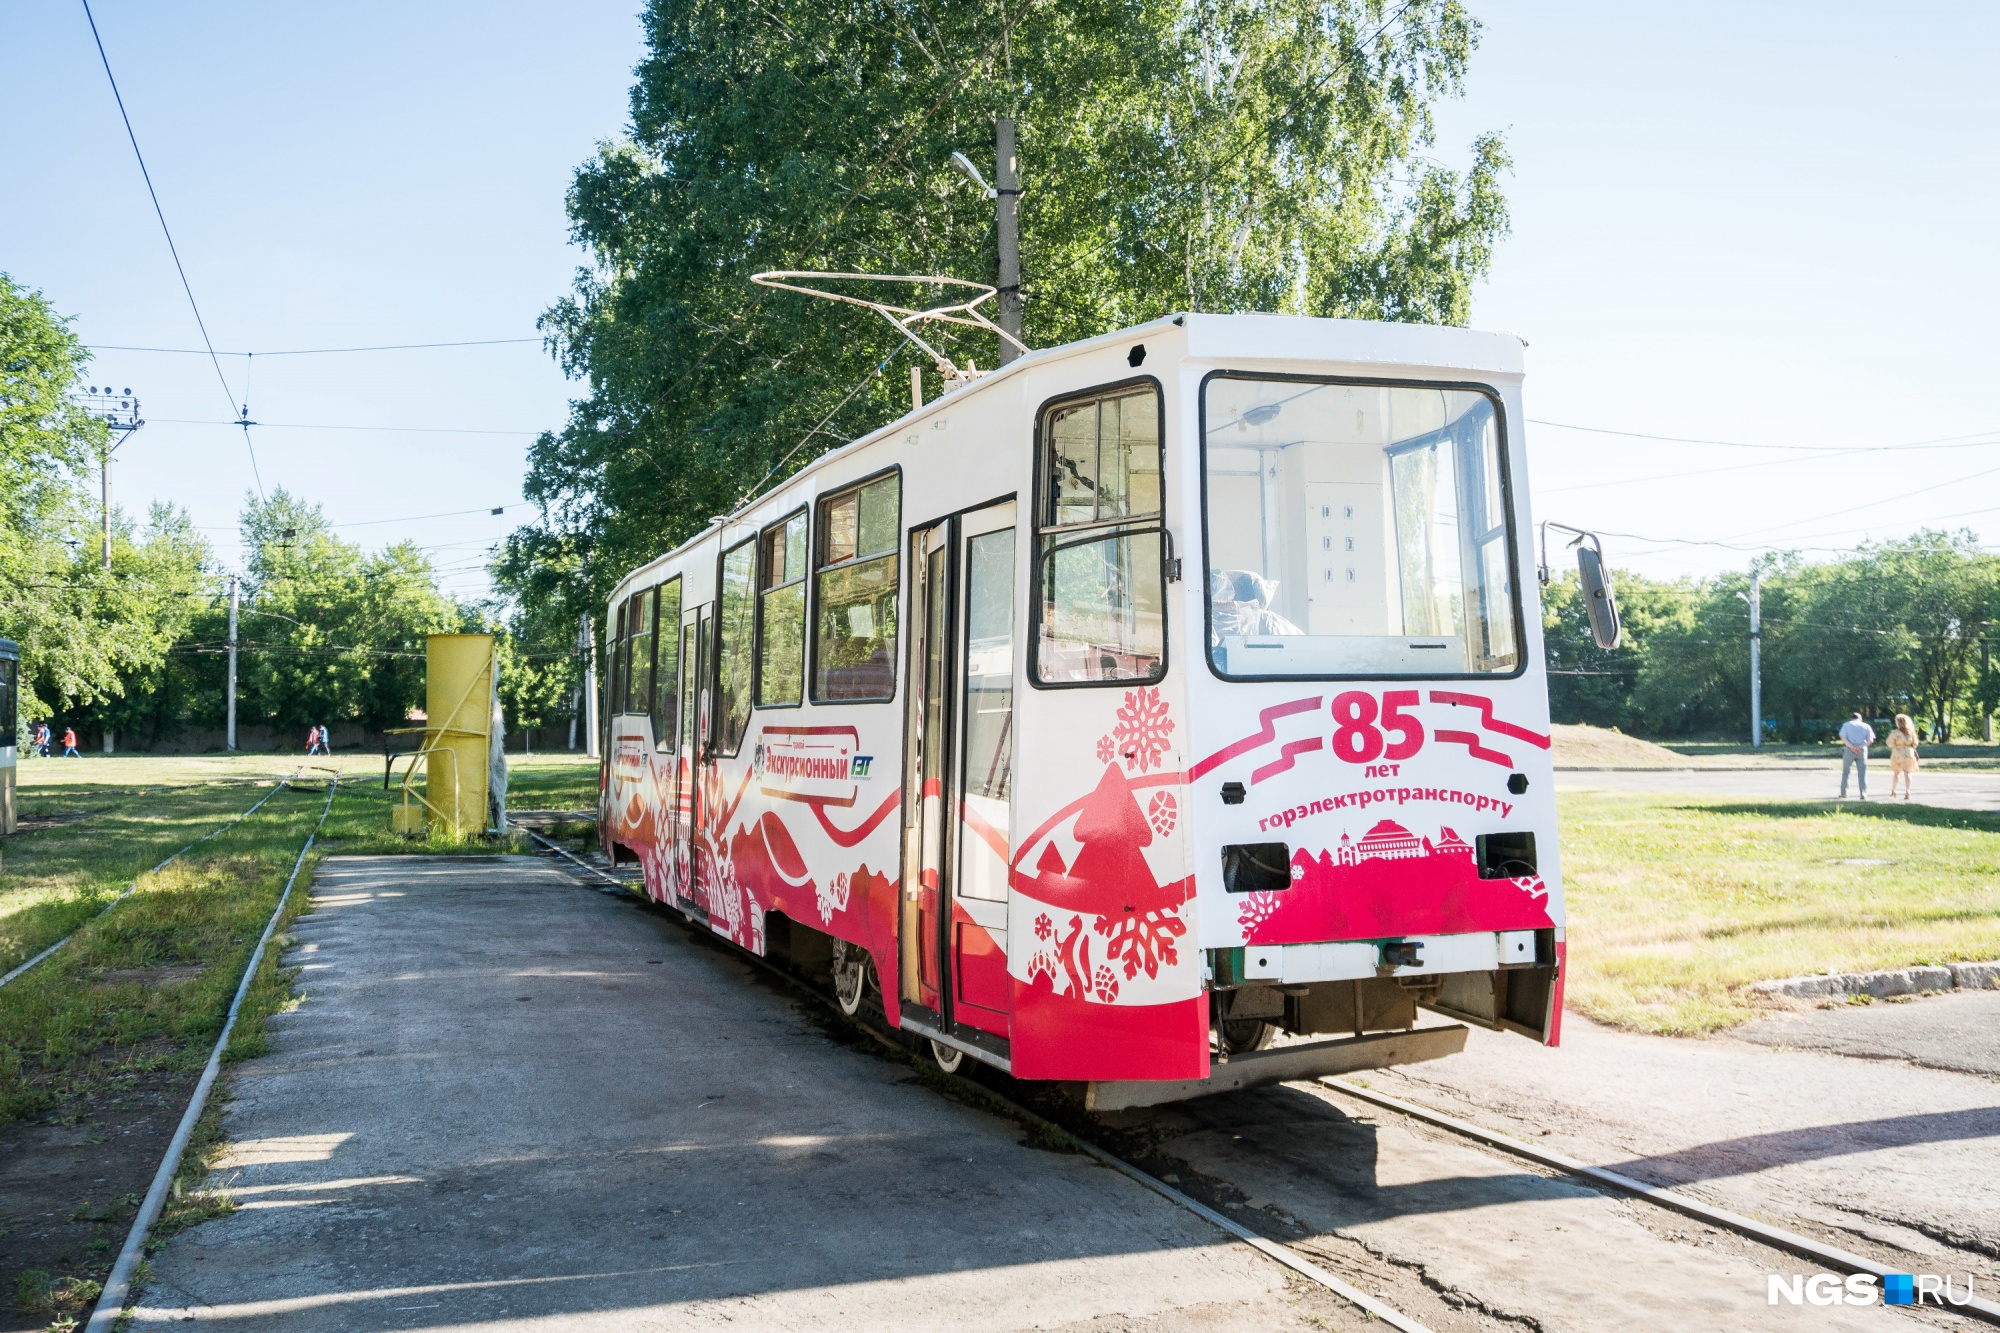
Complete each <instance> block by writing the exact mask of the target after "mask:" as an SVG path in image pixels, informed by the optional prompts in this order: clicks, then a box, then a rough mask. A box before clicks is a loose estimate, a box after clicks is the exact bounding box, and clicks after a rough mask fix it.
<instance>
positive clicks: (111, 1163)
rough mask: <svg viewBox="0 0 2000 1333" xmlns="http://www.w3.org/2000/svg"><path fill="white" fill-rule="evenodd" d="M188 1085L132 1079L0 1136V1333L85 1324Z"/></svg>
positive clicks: (2, 1129) (161, 1076)
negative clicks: (63, 1320) (61, 1318)
mask: <svg viewBox="0 0 2000 1333" xmlns="http://www.w3.org/2000/svg"><path fill="white" fill-rule="evenodd" d="M194 1084H195V1076H194V1075H193V1074H179V1073H167V1072H157V1073H151V1074H142V1075H132V1076H128V1077H126V1078H123V1079H120V1080H119V1081H118V1084H117V1086H116V1087H114V1088H112V1089H109V1090H106V1091H104V1092H101V1093H99V1094H98V1095H96V1096H91V1097H82V1098H77V1099H74V1100H72V1101H68V1102H65V1103H64V1104H62V1105H60V1106H58V1107H56V1108H55V1109H54V1110H53V1112H52V1113H51V1114H50V1115H48V1116H46V1117H44V1118H42V1119H39V1120H35V1121H32V1122H25V1123H23V1122H17V1123H14V1124H11V1125H5V1126H0V1200H4V1202H0V1333H29V1331H30V1330H40V1329H46V1328H47V1327H48V1326H49V1324H50V1323H51V1321H53V1320H54V1319H55V1318H56V1317H57V1316H58V1315H61V1314H68V1315H70V1316H72V1317H74V1318H76V1319H77V1320H78V1322H79V1323H80V1322H82V1320H83V1319H85V1318H87V1317H88V1316H89V1313H90V1309H91V1307H92V1306H93V1305H94V1304H95V1303H96V1291H97V1285H98V1284H101V1283H102V1282H103V1280H104V1278H105V1276H106V1274H108V1273H109V1272H110V1271H111V1264H112V1261H113V1260H115V1259H116V1258H117V1257H118V1247H119V1246H121V1245H123V1244H124V1243H125V1233H126V1231H127V1229H128V1228H129V1227H130V1226H131V1224H132V1215H133V1213H134V1211H135V1210H136V1209H137V1208H138V1205H139V1200H140V1199H142V1198H144V1197H145V1194H146V1190H147V1188H148V1187H149V1186H150V1185H151V1184H152V1183H153V1173H154V1172H155V1171H157V1170H159V1167H160V1158H161V1157H162V1156H164V1155H165V1153H166V1151H167V1143H168V1141H169V1140H171V1139H172V1138H173V1135H174V1129H175V1128H176V1127H177V1126H178V1125H179V1124H180V1118H181V1114H182V1112H184V1111H185V1110H186V1109H187V1099H188V1097H189V1096H190V1095H191V1094H192V1093H193V1091H194Z"/></svg>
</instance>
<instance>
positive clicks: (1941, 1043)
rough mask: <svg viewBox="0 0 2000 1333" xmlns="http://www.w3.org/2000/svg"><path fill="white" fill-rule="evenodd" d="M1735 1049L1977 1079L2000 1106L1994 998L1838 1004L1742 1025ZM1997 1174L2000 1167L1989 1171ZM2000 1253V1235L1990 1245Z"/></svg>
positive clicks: (1972, 995) (1976, 994)
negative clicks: (1987, 1083)
mask: <svg viewBox="0 0 2000 1333" xmlns="http://www.w3.org/2000/svg"><path fill="white" fill-rule="evenodd" d="M1730 1035H1731V1036H1732V1037H1734V1038H1736V1039H1737V1040H1739V1041H1749V1042H1756V1043H1757V1044H1759V1045H1762V1046H1772V1047H1777V1048H1780V1049H1784V1050H1795V1051H1826V1052H1829V1053H1831V1054H1834V1055H1846V1056H1852V1057H1854V1058H1856V1059H1862V1060H1894V1061H1901V1062H1904V1063H1907V1064H1912V1065H1918V1066H1922V1067H1924V1068H1928V1069H1949V1070H1955V1071H1957V1072H1959V1073H1963V1074H1983V1075H1984V1076H1986V1077H1987V1078H1990V1079H1994V1080H1996V1083H1995V1086H1994V1089H1993V1095H1994V1099H1995V1101H1996V1102H2000V990H1985V991H1958V992H1954V993H1952V994H1949V995H1927V996H1924V997H1922V998H1917V999H1896V1000H1884V1001H1877V1002H1876V1003H1874V1004H1867V1005H1858V1004H1843V1005H1840V1006H1838V1007H1836V1008H1831V1009H1816V1010H1810V1011H1807V1012H1805V1013H1801V1014H1781V1015H1777V1016H1775V1017H1771V1018H1760V1019H1758V1020H1757V1021H1756V1022H1754V1023H1746V1024H1745V1025H1744V1026H1742V1027H1740V1028H1737V1029H1736V1030H1735V1031H1734V1032H1732V1033H1731V1034H1730ZM1995 1167H1996V1168H1997V1169H2000V1162H1996V1163H1995ZM1993 1239H1994V1243H1995V1245H1996V1247H2000V1235H1996V1236H1995V1237H1994V1238H1993Z"/></svg>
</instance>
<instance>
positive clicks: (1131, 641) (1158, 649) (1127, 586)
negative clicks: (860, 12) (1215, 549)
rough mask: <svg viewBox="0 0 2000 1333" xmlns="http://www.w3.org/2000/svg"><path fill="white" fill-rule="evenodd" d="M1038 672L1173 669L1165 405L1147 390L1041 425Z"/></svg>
mask: <svg viewBox="0 0 2000 1333" xmlns="http://www.w3.org/2000/svg"><path fill="white" fill-rule="evenodd" d="M1041 435H1042V449H1043V458H1042V463H1043V466H1042V475H1043V477H1044V478H1045V479H1046V480H1045V483H1044V484H1045V486H1046V487H1047V490H1046V492H1045V494H1044V495H1043V496H1042V499H1041V502H1040V504H1038V505H1037V511H1038V514H1037V517H1038V520H1039V522H1038V525H1037V526H1038V536H1039V545H1040V551H1039V553H1038V554H1039V564H1038V567H1037V574H1036V585H1037V593H1036V603H1037V606H1036V611H1037V620H1038V621H1039V625H1038V628H1037V638H1036V643H1035V679H1036V681H1037V682H1039V683H1041V684H1044V685H1077V684H1096V683H1099V682H1111V681H1148V680H1158V679H1159V678H1160V677H1161V675H1162V674H1164V672H1165V670H1166V574H1165V565H1164V562H1163V556H1164V554H1165V552H1164V538H1163V536H1162V532H1163V528H1162V524H1163V517H1162V512H1161V489H1160V400H1159V393H1158V391H1157V390H1156V389H1154V388H1152V387H1150V386H1149V387H1146V388H1143V389H1136V390H1126V391H1124V392H1121V393H1115V394H1107V395H1105V396H1103V397H1100V398H1091V399H1087V400H1084V401H1082V402H1068V403H1064V404H1062V405H1060V406H1058V407H1055V408H1052V409H1051V410H1050V411H1049V413H1048V415H1047V416H1046V417H1044V418H1043V421H1042V432H1041Z"/></svg>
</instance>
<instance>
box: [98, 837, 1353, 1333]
mask: <svg viewBox="0 0 2000 1333" xmlns="http://www.w3.org/2000/svg"><path fill="white" fill-rule="evenodd" d="M314 895H315V897H314V910H313V911H312V912H311V913H310V914H309V915H307V916H305V917H302V918H301V919H300V921H299V922H298V924H297V925H296V926H295V927H294V929H293V932H292V933H293V938H294V940H295V944H294V946H293V947H292V949H291V950H290V951H289V952H288V953H287V955H286V959H285V961H286V962H287V963H288V964H289V965H291V966H293V967H296V968H298V969H299V972H298V987H299V990H300V992H301V994H302V999H301V1002H300V1004H299V1005H298V1007H297V1008H296V1010H295V1011H293V1012H292V1013H290V1014H286V1015H282V1016H280V1017H279V1018H277V1019H274V1020H273V1021H272V1023H271V1025H270V1038H271V1047H272V1051H271V1054H270V1055H268V1056H266V1057H264V1058H262V1059H258V1060H254V1061H250V1062H247V1063H245V1064H243V1065H241V1066H239V1067H238V1073H237V1076H236V1082H235V1088H234V1101H233V1105H232V1106H231V1109H230V1112H229V1115H228V1119H227V1122H226V1128H227V1132H228V1134H229V1137H230V1139H231V1141H232V1148H231V1154H230V1156H229V1158H228V1159H227V1161H226V1163H225V1165H224V1166H223V1168H222V1169H221V1171H220V1172H219V1174H218V1181H217V1183H219V1184H220V1185H222V1186H223V1187H224V1188H226V1189H227V1190H228V1191H229V1193H230V1194H231V1196H232V1197H233V1198H234V1200H235V1201H236V1204H237V1208H236V1211H235V1212H233V1213H232V1214H231V1215H229V1216H227V1217H224V1218H221V1219H219V1220H217V1221H214V1222H210V1223H207V1224H204V1225H202V1226H199V1227H196V1228H194V1229H192V1230H190V1231H188V1232H185V1233H183V1234H182V1235H180V1236H179V1237H177V1238H175V1239H173V1240H172V1241H171V1242H170V1243H169V1244H168V1245H167V1246H166V1247H165V1248H164V1249H163V1250H162V1251H160V1252H159V1253H158V1254H157V1255H156V1256H155V1259H154V1277H153V1281H152V1283H151V1285H150V1287H149V1288H148V1289H147V1291H146V1292H145V1294H144V1297H143V1299H142V1300H141V1301H140V1303H139V1316H140V1317H139V1318H138V1320H137V1321H136V1323H135V1325H134V1327H135V1328H142V1329H143V1328H164V1327H166V1326H167V1325H168V1324H175V1325H179V1324H181V1323H183V1322H184V1321H187V1320H190V1319H192V1320H194V1321H195V1322H197V1323H201V1322H207V1323H217V1324H222V1325H225V1326H228V1327H231V1328H246V1329H248V1328H280V1327H282V1328H284V1329H287V1330H294V1329H306V1330H319V1329H341V1330H346V1329H376V1328H382V1327H431V1326H438V1325H444V1324H451V1325H463V1324H470V1323H488V1322H495V1323H501V1324H512V1323H516V1322H525V1321H528V1320H535V1321H536V1324H537V1327H538V1328H546V1327H554V1328H561V1329H565V1330H567V1329H571V1328H591V1329H596V1328H633V1327H662V1326H668V1325H672V1326H682V1325H685V1324H686V1323H689V1322H697V1323H698V1322H702V1321H703V1320H721V1319H727V1320H728V1321H729V1322H731V1323H732V1325H733V1326H736V1327H749V1328H785V1329H795V1328H817V1327H825V1328H834V1327H839V1328H841V1329H852V1328H856V1327H917V1326H932V1325H935V1324H936V1323H938V1322H939V1321H946V1322H949V1323H951V1324H952V1325H953V1326H954V1327H970V1328H995V1329H999V1328H1015V1327H1020V1326H1023V1325H1050V1324H1063V1323H1067V1322H1071V1321H1087V1320H1090V1319H1092V1318H1096V1317H1098V1316H1101V1315H1111V1314H1119V1315H1124V1316H1128V1317H1148V1316H1151V1315H1163V1314H1169V1313H1171V1312H1174V1311H1191V1310H1196V1309H1201V1310H1208V1311H1210V1314H1211V1315H1212V1318H1211V1317H1210V1316H1208V1315H1205V1316H1204V1320H1205V1321H1206V1322H1205V1323H1204V1326H1205V1327H1207V1326H1213V1327H1220V1328H1232V1327H1242V1328H1244V1329H1246V1330H1247V1329H1250V1328H1291V1327H1301V1328H1302V1327H1306V1326H1307V1325H1305V1324H1302V1323H1295V1321H1296V1320H1298V1319H1301V1318H1303V1317H1304V1316H1306V1315H1309V1314H1311V1313H1313V1312H1314V1310H1315V1309H1317V1304H1316V1302H1318V1301H1319V1300H1320V1297H1319V1296H1317V1295H1315V1296H1313V1297H1312V1298H1311V1299H1309V1300H1306V1301H1305V1302H1304V1303H1303V1304H1301V1303H1300V1301H1299V1299H1298V1298H1297V1297H1296V1296H1294V1297H1293V1298H1291V1299H1290V1301H1289V1303H1288V1302H1287V1300H1286V1299H1285V1298H1286V1290H1287V1288H1286V1283H1285V1280H1284V1278H1283V1276H1282V1270H1280V1269H1279V1268H1278V1267H1277V1266H1276V1265H1274V1264H1271V1263H1269V1261H1267V1260H1265V1259H1263V1258H1262V1257H1260V1256H1258V1255H1256V1254H1255V1253H1254V1252H1252V1251H1250V1250H1248V1249H1247V1248H1245V1247H1242V1246H1240V1245H1234V1244H1231V1243H1229V1242H1228V1241H1227V1239H1226V1238H1225V1237H1223V1236H1222V1235H1221V1234H1220V1233H1218V1232H1216V1231H1215V1230H1214V1229H1213V1228H1211V1227H1210V1226H1209V1225H1208V1224H1207V1223H1204V1222H1202V1221H1200V1220H1199V1219H1197V1218H1195V1217H1194V1216H1192V1215H1191V1214H1188V1213H1186V1212H1184V1211H1181V1210H1179V1209H1177V1208H1175V1207H1173V1206H1172V1205H1171V1204H1169V1203H1168V1202H1166V1201H1165V1200H1162V1199H1160V1198H1158V1197H1157V1196H1155V1195H1152V1194H1150V1193H1148V1192H1147V1191H1145V1190H1144V1189H1143V1188H1141V1187H1140V1186H1138V1185H1136V1184H1134V1183H1132V1182H1131V1181H1128V1180H1126V1179H1125V1178H1123V1177H1121V1176H1118V1175H1117V1174H1115V1173H1113V1172H1111V1171H1109V1170H1107V1169H1105V1168H1103V1167H1100V1166H1097V1165H1095V1164H1094V1163H1093V1162H1092V1161H1091V1160H1090V1159H1089V1158H1087V1157H1084V1156H1082V1155H1080V1154H1076V1153H1068V1152H1053V1151H1047V1150H1044V1149H1042V1148H1038V1147H1036V1146H1034V1145H1033V1144H1031V1143H1028V1142H1024V1138H1026V1137H1027V1136H1026V1135H1024V1132H1023V1128H1022V1126H1021V1125H1019V1124H1016V1123H1013V1122H1011V1121H1008V1120H1005V1119H1002V1118H1000V1117H997V1116H994V1115H990V1114H987V1113H985V1112H983V1111H980V1110H978V1109H975V1108H972V1107H969V1106H967V1105H965V1104H963V1103H961V1102H957V1101H954V1100H952V1099H949V1098H943V1097H939V1096H937V1095H935V1093H934V1092H933V1091H932V1090H931V1089H930V1088H929V1087H928V1086H926V1085H925V1082H924V1080H922V1079H920V1078H919V1077H918V1076H917V1075H916V1074H915V1072H914V1071H913V1070H912V1069H911V1068H910V1067H909V1066H908V1065H906V1064H903V1063H900V1062H897V1061H894V1060H889V1059H883V1058H880V1057H879V1056H877V1055H875V1054H873V1053H871V1052H869V1051H867V1050H864V1049H860V1048H858V1047H855V1046H851V1045H846V1044H843V1043H842V1042H841V1041H839V1040H835V1039H830V1036H829V1033H828V1032H827V1030H826V1029H825V1028H824V1027H823V1026H822V1024H821V1020H820V1019H819V1017H818V1014H817V1012H816V1011H813V1010H811V1009H810V1007H809V1006H808V1005H807V1004H806V1003H805V1002H802V1001H801V1000H800V999H799V998H798V997H796V996H788V995H786V994H784V993H783V992H782V991H781V989H780V988H779V987H777V986H775V985H771V984H759V981H758V977H759V975H760V974H758V973H756V972H755V971H754V970H753V969H751V968H750V967H749V966H748V965H747V964H745V963H744V962H742V961H740V960H738V959H735V958H733V957H731V956H730V955H729V954H728V953H727V952H726V951H725V950H723V949H720V948H711V947H705V946H704V945H703V944H702V943H701V942H700V941H698V940H697V938H696V937H694V936H693V935H692V934H691V933H690V932H688V931H687V930H685V929H682V928H681V927H679V926H677V925H676V924H674V923H673V922H672V921H670V920H669V919H667V918H666V917H664V916H663V915H661V914H659V913H648V912H645V911H642V910H635V909H634V907H633V906H632V905H631V904H630V903H629V901H620V900H618V899H617V898H614V897H608V896H604V895H600V894H597V893H591V892H587V891H584V890H582V889H580V888H579V887H578V886H577V884H576V881H575V880H573V879H571V878H569V877H568V876H567V875H565V874H563V873H561V872H559V871H557V870H554V869H552V868H551V867H550V866H549V865H548V863H547V862H542V861H536V860H533V859H531V858H497V857H496V858H484V859H474V858H454V859H445V858H437V859H431V858H417V857H411V858H390V857H352V858H334V859H331V860H329V861H328V862H326V863H325V864H324V866H323V867H322V868H321V871H320V873H319V877H318V881H317V883H316V885H315V889H314ZM1329 1299H1330V1298H1329ZM1321 1313H1325V1312H1324V1311H1322V1312H1321Z"/></svg>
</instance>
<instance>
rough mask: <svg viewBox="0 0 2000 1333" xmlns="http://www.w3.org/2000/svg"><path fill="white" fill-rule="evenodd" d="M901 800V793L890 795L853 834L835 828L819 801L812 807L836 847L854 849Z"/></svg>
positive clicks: (820, 824)
mask: <svg viewBox="0 0 2000 1333" xmlns="http://www.w3.org/2000/svg"><path fill="white" fill-rule="evenodd" d="M901 799H902V796H901V794H900V793H894V792H892V793H890V795H889V797H888V799H887V800H885V801H883V802H882V804H880V805H878V806H876V807H875V813H874V814H872V815H870V816H868V818H866V819H864V820H862V821H861V826H860V827H859V828H857V829H855V830H853V831H852V832H843V831H842V830H840V829H837V828H835V827H834V826H833V821H831V820H829V819H828V818H827V817H826V810H825V808H824V807H823V806H821V804H820V803H819V802H818V801H814V802H812V803H811V805H812V812H813V814H814V816H815V817H817V818H818V820H819V826H820V827H821V828H823V829H825V830H826V836H827V837H829V838H832V839H833V843H834V846H836V847H852V846H854V845H855V844H856V843H858V842H860V841H861V840H862V839H863V838H865V837H867V836H868V835H869V834H871V833H873V832H874V831H875V826H876V825H878V824H880V823H881V822H882V821H883V820H884V819H887V818H888V817H889V812H890V811H891V810H894V809H895V808H896V803H897V802H898V801H900V800H901Z"/></svg>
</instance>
